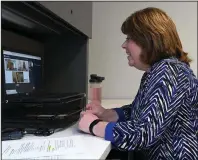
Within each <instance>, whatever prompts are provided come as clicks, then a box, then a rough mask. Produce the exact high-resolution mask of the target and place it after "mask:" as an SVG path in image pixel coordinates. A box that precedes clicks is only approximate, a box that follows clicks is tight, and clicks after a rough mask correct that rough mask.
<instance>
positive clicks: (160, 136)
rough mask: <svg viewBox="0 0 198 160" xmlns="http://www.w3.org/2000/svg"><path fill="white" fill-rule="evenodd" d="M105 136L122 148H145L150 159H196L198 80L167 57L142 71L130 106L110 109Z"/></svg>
mask: <svg viewBox="0 0 198 160" xmlns="http://www.w3.org/2000/svg"><path fill="white" fill-rule="evenodd" d="M114 110H115V111H116V112H117V114H118V115H119V120H118V122H109V123H108V124H107V127H106V129H105V139H106V140H109V141H111V142H112V145H113V146H114V147H115V148H117V149H119V150H123V151H131V150H147V151H148V156H147V157H148V158H147V159H152V160H198V136H197V131H198V79H197V78H196V77H195V75H194V74H193V71H192V70H191V69H190V68H189V66H188V65H186V64H185V63H182V62H180V61H178V59H176V58H169V59H164V60H161V61H160V62H157V63H155V64H154V65H153V66H152V67H151V68H150V70H149V71H148V72H145V73H144V74H143V77H142V79H141V84H140V87H139V90H138V93H137V95H136V97H135V99H134V101H133V102H132V104H130V105H126V106H123V107H121V108H114Z"/></svg>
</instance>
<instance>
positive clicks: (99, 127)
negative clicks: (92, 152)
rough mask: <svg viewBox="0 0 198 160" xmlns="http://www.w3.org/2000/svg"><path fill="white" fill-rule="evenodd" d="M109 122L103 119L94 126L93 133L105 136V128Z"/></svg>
mask: <svg viewBox="0 0 198 160" xmlns="http://www.w3.org/2000/svg"><path fill="white" fill-rule="evenodd" d="M107 124H108V122H104V121H101V122H99V123H98V124H96V125H95V126H94V127H93V133H94V134H95V135H96V136H98V137H105V129H106V126H107Z"/></svg>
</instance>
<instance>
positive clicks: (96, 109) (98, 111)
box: [86, 102, 106, 118]
mask: <svg viewBox="0 0 198 160" xmlns="http://www.w3.org/2000/svg"><path fill="white" fill-rule="evenodd" d="M105 110H106V109H105V108H104V107H102V106H101V104H100V103H99V102H91V103H88V104H87V106H86V112H90V113H92V114H94V115H96V116H97V117H98V118H101V116H102V115H103V113H104V112H105Z"/></svg>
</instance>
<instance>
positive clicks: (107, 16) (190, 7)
mask: <svg viewBox="0 0 198 160" xmlns="http://www.w3.org/2000/svg"><path fill="white" fill-rule="evenodd" d="M145 7H158V8H161V9H163V10H164V11H166V12H167V13H168V14H169V15H170V16H171V18H172V19H173V21H174V22H175V24H176V26H177V29H178V32H179V35H180V38H181V41H182V44H183V48H184V50H185V51H187V52H189V55H190V57H191V58H192V59H193V62H192V64H191V67H192V69H193V70H194V73H195V74H196V75H197V3H196V2H94V3H93V24H92V25H93V26H92V27H93V28H92V29H93V30H92V39H91V40H90V42H89V43H90V48H89V74H91V73H97V74H100V75H102V76H105V77H106V80H105V81H104V82H103V98H123V99H125V98H126V99H128V98H133V97H134V96H135V94H136V92H137V90H138V87H139V82H140V79H141V76H142V74H143V72H142V71H139V70H136V69H135V68H131V67H129V66H128V60H127V56H126V54H125V51H124V50H123V49H122V48H121V45H122V43H123V42H124V40H125V37H126V36H125V35H123V34H122V33H121V30H120V27H121V24H122V22H123V21H124V20H125V19H126V18H127V17H128V16H129V15H130V14H131V13H133V12H134V11H136V10H139V9H143V8H145Z"/></svg>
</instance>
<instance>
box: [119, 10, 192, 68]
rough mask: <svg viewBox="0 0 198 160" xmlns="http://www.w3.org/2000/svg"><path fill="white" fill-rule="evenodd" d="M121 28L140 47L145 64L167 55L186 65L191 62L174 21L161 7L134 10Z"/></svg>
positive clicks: (150, 63) (152, 62)
mask: <svg viewBox="0 0 198 160" xmlns="http://www.w3.org/2000/svg"><path fill="white" fill-rule="evenodd" d="M121 30H122V32H123V33H124V34H126V35H128V36H129V38H130V39H132V40H133V41H134V42H135V43H136V44H137V45H139V46H140V47H141V48H142V50H143V52H142V54H141V60H142V61H143V62H144V63H146V64H149V65H152V64H154V63H155V62H158V61H160V60H162V59H165V58H169V57H176V58H178V60H180V61H182V62H185V63H186V64H188V65H189V62H191V59H190V58H189V57H188V56H187V55H188V53H186V52H184V51H183V48H182V44H181V41H180V38H179V35H178V33H177V30H176V26H175V24H174V22H173V21H172V20H171V18H170V17H169V16H168V15H167V14H166V13H165V12H164V11H162V10H161V9H158V8H153V7H149V8H145V9H143V10H139V11H136V12H135V13H133V14H131V15H130V16H129V17H128V18H127V19H126V20H125V21H124V22H123V24H122V27H121Z"/></svg>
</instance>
